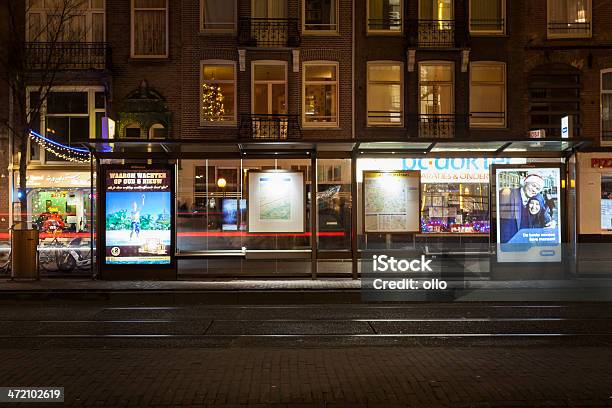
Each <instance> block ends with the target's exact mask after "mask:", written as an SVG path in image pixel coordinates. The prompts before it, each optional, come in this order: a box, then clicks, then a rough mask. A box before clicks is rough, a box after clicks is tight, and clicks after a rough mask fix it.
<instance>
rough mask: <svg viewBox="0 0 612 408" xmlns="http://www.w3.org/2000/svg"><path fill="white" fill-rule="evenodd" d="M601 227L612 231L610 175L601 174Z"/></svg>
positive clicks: (611, 186) (611, 176) (603, 229)
mask: <svg viewBox="0 0 612 408" xmlns="http://www.w3.org/2000/svg"><path fill="white" fill-rule="evenodd" d="M601 229H602V231H612V175H602V176H601Z"/></svg>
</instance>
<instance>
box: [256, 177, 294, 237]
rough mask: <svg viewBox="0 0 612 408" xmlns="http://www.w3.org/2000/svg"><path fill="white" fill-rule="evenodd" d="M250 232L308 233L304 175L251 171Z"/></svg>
mask: <svg viewBox="0 0 612 408" xmlns="http://www.w3.org/2000/svg"><path fill="white" fill-rule="evenodd" d="M248 200H249V203H248V228H249V232H304V174H303V173H302V172H288V171H250V172H249V198H248Z"/></svg>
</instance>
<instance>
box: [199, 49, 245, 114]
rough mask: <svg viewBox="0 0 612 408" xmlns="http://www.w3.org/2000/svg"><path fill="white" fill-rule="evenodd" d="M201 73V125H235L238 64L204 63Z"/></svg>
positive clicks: (214, 61) (228, 62) (230, 62)
mask: <svg viewBox="0 0 612 408" xmlns="http://www.w3.org/2000/svg"><path fill="white" fill-rule="evenodd" d="M201 71H202V72H201V92H200V122H201V124H202V125H211V124H214V125H222V124H228V125H231V124H235V123H236V64H235V63H234V62H233V61H216V60H213V61H202V68H201Z"/></svg>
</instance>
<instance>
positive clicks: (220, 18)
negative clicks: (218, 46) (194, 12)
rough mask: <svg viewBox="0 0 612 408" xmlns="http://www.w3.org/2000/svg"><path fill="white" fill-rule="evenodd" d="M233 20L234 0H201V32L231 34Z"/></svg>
mask: <svg viewBox="0 0 612 408" xmlns="http://www.w3.org/2000/svg"><path fill="white" fill-rule="evenodd" d="M235 20H236V2H235V0H229V1H228V0H201V30H202V31H217V32H233V31H234V29H235Z"/></svg>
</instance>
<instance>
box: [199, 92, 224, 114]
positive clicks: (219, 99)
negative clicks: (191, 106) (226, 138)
mask: <svg viewBox="0 0 612 408" xmlns="http://www.w3.org/2000/svg"><path fill="white" fill-rule="evenodd" d="M223 99H224V97H223V93H222V92H221V87H220V86H217V85H209V84H203V85H202V118H203V119H204V120H205V121H207V122H216V121H221V120H223V119H224V118H223V117H224V116H225V107H224V105H223Z"/></svg>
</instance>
